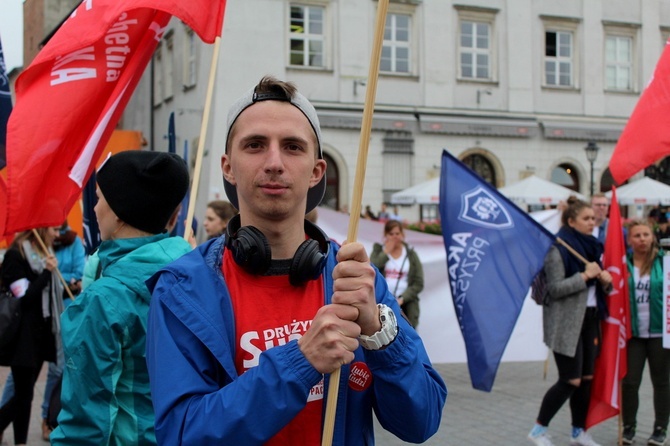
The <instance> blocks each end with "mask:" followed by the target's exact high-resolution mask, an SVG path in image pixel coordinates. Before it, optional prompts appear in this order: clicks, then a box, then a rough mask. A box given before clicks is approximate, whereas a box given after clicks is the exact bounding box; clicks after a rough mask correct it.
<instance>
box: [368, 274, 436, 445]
mask: <svg viewBox="0 0 670 446" xmlns="http://www.w3.org/2000/svg"><path fill="white" fill-rule="evenodd" d="M375 288H376V289H377V290H378V291H377V292H378V296H379V295H380V294H381V296H382V303H384V304H386V305H388V306H389V307H391V308H392V309H393V311H394V312H395V314H396V318H397V319H398V335H397V336H396V339H395V340H394V341H393V342H392V343H391V344H390V345H389V346H388V347H386V348H385V349H383V350H377V351H371V350H365V360H366V362H367V363H368V366H369V367H370V371H371V372H372V374H373V376H374V377H375V380H374V393H375V404H374V410H375V414H376V415H377V419H378V420H379V422H380V423H381V425H382V426H383V427H384V429H386V430H388V431H389V432H392V433H393V434H394V435H396V436H397V437H398V438H400V439H401V440H404V441H408V442H412V443H422V442H424V441H426V440H427V439H428V438H430V437H431V436H432V435H433V434H435V432H437V430H438V429H439V427H440V420H441V419H442V409H443V407H444V404H445V402H446V399H447V387H446V385H445V383H444V381H443V380H442V378H441V377H440V375H439V374H438V373H437V371H436V370H435V369H433V367H432V365H431V363H430V359H429V358H428V354H427V353H426V350H425V348H424V346H423V342H422V341H421V339H420V338H419V335H418V334H417V332H416V331H415V330H414V329H413V328H412V326H411V325H410V324H409V322H408V321H407V320H406V319H405V318H404V317H402V316H400V314H401V313H400V307H399V306H398V304H397V303H396V300H395V298H394V297H393V296H392V295H391V293H390V292H389V291H388V289H387V286H386V281H385V280H384V279H383V277H382V276H381V275H380V274H377V280H376V282H375Z"/></svg>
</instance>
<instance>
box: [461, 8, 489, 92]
mask: <svg viewBox="0 0 670 446" xmlns="http://www.w3.org/2000/svg"><path fill="white" fill-rule="evenodd" d="M460 33H461V36H460V62H461V78H463V79H484V80H488V79H490V78H491V55H490V52H491V26H490V25H489V24H488V23H482V22H473V21H469V20H463V21H461V30H460Z"/></svg>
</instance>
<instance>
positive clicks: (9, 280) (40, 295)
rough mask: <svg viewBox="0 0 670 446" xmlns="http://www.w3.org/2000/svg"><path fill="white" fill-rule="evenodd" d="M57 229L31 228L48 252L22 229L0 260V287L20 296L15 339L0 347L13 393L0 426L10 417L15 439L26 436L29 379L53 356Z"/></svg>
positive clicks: (59, 289)
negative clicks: (18, 318)
mask: <svg viewBox="0 0 670 446" xmlns="http://www.w3.org/2000/svg"><path fill="white" fill-rule="evenodd" d="M58 229H59V228H58V227H48V228H39V229H37V230H36V232H37V234H39V237H40V238H41V239H42V241H43V242H44V244H45V245H46V247H47V249H48V253H45V252H44V250H43V249H42V247H41V244H40V243H39V241H38V239H37V236H36V235H35V233H34V232H33V231H26V232H23V233H21V234H19V235H18V236H17V237H16V239H15V240H14V242H13V243H12V246H11V247H10V248H9V249H8V250H7V252H6V253H5V258H4V260H3V262H2V272H1V273H0V280H1V283H2V288H3V289H4V290H11V292H12V294H13V295H14V297H15V298H17V299H21V311H22V315H21V323H20V326H19V331H18V334H17V336H16V339H15V340H14V342H13V343H12V345H10V346H9V347H8V348H7V349H4V350H3V351H2V352H0V364H1V365H7V366H10V367H11V369H12V376H13V379H14V396H13V397H12V398H11V399H10V400H9V402H8V403H7V404H5V405H4V406H2V408H0V432H2V431H4V430H5V428H7V426H9V424H10V423H13V427H14V441H15V443H16V444H18V445H20V444H25V443H26V440H27V437H28V426H29V422H30V410H31V406H32V401H33V393H34V388H35V381H37V377H38V375H39V373H40V369H41V368H42V363H43V362H44V361H55V360H56V340H57V339H58V338H59V337H60V319H59V315H60V313H61V311H62V309H63V297H62V296H63V286H62V285H61V282H60V281H59V279H58V277H57V276H56V269H57V267H58V260H57V259H56V256H55V255H54V253H53V250H52V246H53V241H54V239H55V238H56V237H57V236H58Z"/></svg>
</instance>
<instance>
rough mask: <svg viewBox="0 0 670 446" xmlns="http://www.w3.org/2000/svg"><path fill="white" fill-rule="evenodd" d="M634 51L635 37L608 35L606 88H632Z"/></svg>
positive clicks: (606, 44)
mask: <svg viewBox="0 0 670 446" xmlns="http://www.w3.org/2000/svg"><path fill="white" fill-rule="evenodd" d="M632 53H633V39H631V38H630V37H621V36H607V39H606V40H605V88H607V89H608V90H625V91H629V90H631V89H632V80H631V75H632V73H633V71H632V62H633V61H632V57H633V54H632Z"/></svg>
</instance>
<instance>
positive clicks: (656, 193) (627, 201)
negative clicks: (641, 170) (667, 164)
mask: <svg viewBox="0 0 670 446" xmlns="http://www.w3.org/2000/svg"><path fill="white" fill-rule="evenodd" d="M605 195H606V196H607V198H612V192H611V191H610V192H607V193H605ZM616 197H617V200H618V201H619V204H620V205H624V206H625V205H643V206H644V205H650V206H653V205H657V204H660V205H670V186H668V185H667V184H665V183H661V182H660V181H656V180H652V179H651V178H649V177H644V178H641V179H639V180H636V181H632V182H630V183H628V184H624V185H623V186H621V187H617V190H616Z"/></svg>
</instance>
